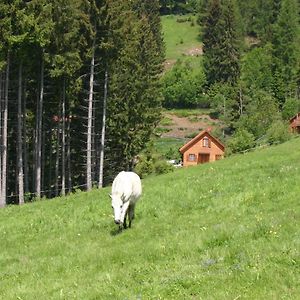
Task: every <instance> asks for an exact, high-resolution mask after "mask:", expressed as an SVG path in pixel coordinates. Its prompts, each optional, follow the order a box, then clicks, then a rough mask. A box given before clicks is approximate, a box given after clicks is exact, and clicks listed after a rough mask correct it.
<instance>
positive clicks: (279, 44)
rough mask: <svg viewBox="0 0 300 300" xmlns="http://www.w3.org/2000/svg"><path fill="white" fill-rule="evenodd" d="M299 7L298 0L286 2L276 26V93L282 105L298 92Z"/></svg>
mask: <svg viewBox="0 0 300 300" xmlns="http://www.w3.org/2000/svg"><path fill="white" fill-rule="evenodd" d="M299 44H300V27H299V7H298V3H297V1H296V0H284V1H282V3H281V9H280V13H279V16H278V19H277V22H276V23H275V26H274V34H273V49H274V51H273V56H274V68H273V72H274V93H275V96H276V98H277V99H278V100H279V103H280V105H282V104H283V103H284V101H285V99H286V98H287V97H291V96H294V95H295V94H296V90H297V71H298V68H299V55H300V53H299Z"/></svg>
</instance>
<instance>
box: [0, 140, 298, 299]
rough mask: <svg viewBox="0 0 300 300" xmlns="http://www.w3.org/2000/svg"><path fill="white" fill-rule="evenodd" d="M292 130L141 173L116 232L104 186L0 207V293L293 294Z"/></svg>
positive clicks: (210, 296) (230, 296)
mask: <svg viewBox="0 0 300 300" xmlns="http://www.w3.org/2000/svg"><path fill="white" fill-rule="evenodd" d="M299 149H300V139H294V140H292V141H289V142H287V143H285V144H282V145H278V146H273V147H270V148H266V149H263V150H259V151H255V152H250V153H247V154H244V155H236V156H232V157H230V158H227V159H224V160H222V161H218V162H215V163H211V164H206V165H201V166H199V167H192V168H187V169H180V170H176V171H174V172H173V173H170V174H166V175H162V176H157V177H155V176H153V177H148V178H146V179H144V180H143V189H144V191H143V196H142V199H141V201H140V203H138V205H137V208H136V219H135V220H134V223H133V228H132V229H129V230H126V231H123V232H122V233H121V234H117V231H116V227H115V225H114V224H113V218H112V212H111V207H110V201H109V197H108V195H107V194H108V192H109V188H105V189H103V190H94V191H92V192H90V193H84V192H78V193H76V194H73V195H70V196H68V197H66V198H57V199H54V200H49V201H47V200H45V201H40V202H35V203H32V204H26V205H24V206H22V207H17V206H11V207H7V208H5V209H2V210H0V237H1V251H0V298H1V299H5V300H10V299H11V300H15V299H22V300H27V299H68V300H69V299H124V300H125V299H127V300H136V299H140V300H141V299H155V300H157V299H170V300H171V299H214V300H215V299H300V285H299V282H300V254H299V250H300V226H299V220H300V202H299V195H300V184H299V182H300V151H299Z"/></svg>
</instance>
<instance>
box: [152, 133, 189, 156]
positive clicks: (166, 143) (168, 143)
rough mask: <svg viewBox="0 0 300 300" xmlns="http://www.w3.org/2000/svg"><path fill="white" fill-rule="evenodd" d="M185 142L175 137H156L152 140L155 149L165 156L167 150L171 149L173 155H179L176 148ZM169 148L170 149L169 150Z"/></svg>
mask: <svg viewBox="0 0 300 300" xmlns="http://www.w3.org/2000/svg"><path fill="white" fill-rule="evenodd" d="M184 144H185V139H179V138H178V139H176V138H163V137H160V138H157V139H155V140H154V148H155V150H156V151H157V152H158V153H159V154H160V155H162V156H164V157H165V156H166V153H167V152H170V151H172V152H173V153H174V157H173V158H176V157H179V151H178V149H179V148H180V147H182V146H183V145H184ZM170 149H171V150H170Z"/></svg>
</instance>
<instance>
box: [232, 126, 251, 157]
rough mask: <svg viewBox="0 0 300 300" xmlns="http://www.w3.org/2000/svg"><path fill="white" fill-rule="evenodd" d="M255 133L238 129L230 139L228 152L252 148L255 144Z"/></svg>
mask: <svg viewBox="0 0 300 300" xmlns="http://www.w3.org/2000/svg"><path fill="white" fill-rule="evenodd" d="M254 140H255V139H254V135H253V134H252V133H250V132H248V131H247V130H245V129H239V130H238V131H236V132H235V133H234V134H233V135H232V137H231V139H230V140H229V141H228V148H229V149H228V150H227V151H228V152H229V153H237V152H241V151H244V150H247V149H250V148H253V147H254V145H255V142H254Z"/></svg>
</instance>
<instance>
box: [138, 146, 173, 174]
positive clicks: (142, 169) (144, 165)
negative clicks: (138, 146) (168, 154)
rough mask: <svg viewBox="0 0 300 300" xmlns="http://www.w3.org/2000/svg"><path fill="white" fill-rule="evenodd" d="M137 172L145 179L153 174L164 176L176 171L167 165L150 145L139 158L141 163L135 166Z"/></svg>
mask: <svg viewBox="0 0 300 300" xmlns="http://www.w3.org/2000/svg"><path fill="white" fill-rule="evenodd" d="M134 170H135V172H136V173H137V174H138V175H139V176H140V177H141V178H144V177H146V176H148V175H151V174H164V173H169V172H172V171H173V170H174V167H173V166H172V165H170V164H168V163H167V161H165V160H164V159H163V158H162V157H161V156H160V155H159V154H158V153H157V152H156V151H155V150H154V148H153V145H152V144H150V145H148V147H147V148H146V150H144V152H143V153H141V155H140V156H139V161H138V163H137V164H136V166H135V169H134Z"/></svg>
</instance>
